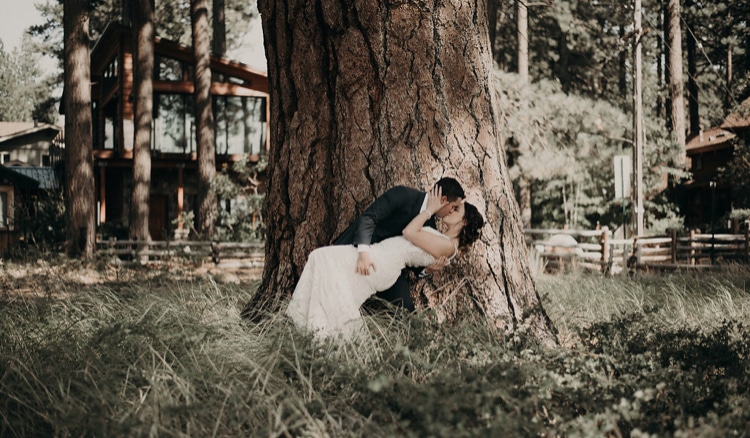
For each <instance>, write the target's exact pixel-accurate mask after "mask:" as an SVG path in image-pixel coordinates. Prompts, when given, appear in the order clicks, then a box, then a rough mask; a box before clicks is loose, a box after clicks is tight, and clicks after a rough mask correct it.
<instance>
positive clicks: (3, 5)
mask: <svg viewBox="0 0 750 438" xmlns="http://www.w3.org/2000/svg"><path fill="white" fill-rule="evenodd" d="M37 2H38V0H0V11H2V13H0V40H2V41H3V45H4V46H5V51H11V50H13V48H14V47H21V36H22V35H23V32H24V31H25V30H26V29H27V28H28V27H29V26H32V25H35V24H42V22H43V20H42V16H41V15H40V14H39V11H37V10H36V8H35V7H34V4H36V3H37Z"/></svg>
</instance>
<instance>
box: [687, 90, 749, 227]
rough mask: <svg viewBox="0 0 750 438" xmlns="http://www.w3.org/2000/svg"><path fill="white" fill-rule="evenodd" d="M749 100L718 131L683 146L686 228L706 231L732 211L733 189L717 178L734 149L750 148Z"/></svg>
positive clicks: (709, 131) (702, 134)
mask: <svg viewBox="0 0 750 438" xmlns="http://www.w3.org/2000/svg"><path fill="white" fill-rule="evenodd" d="M749 110H750V99H747V100H745V101H744V102H743V103H742V105H740V109H739V110H738V111H735V112H733V113H731V114H729V115H728V116H727V117H726V118H725V119H724V121H723V122H722V124H721V125H720V126H718V127H714V128H710V129H707V130H701V131H700V132H699V133H698V134H695V135H692V136H690V137H688V140H687V142H686V145H685V149H686V154H687V162H688V170H689V171H690V172H691V174H692V178H691V179H690V180H688V181H687V182H685V183H683V185H682V187H683V189H685V191H684V194H685V201H686V203H685V206H686V209H687V211H686V215H685V216H686V220H685V221H686V224H685V225H686V226H687V227H688V228H704V229H706V230H707V229H709V228H710V223H711V221H712V220H714V221H717V220H718V219H719V218H721V217H723V216H725V215H726V213H728V212H730V211H731V209H732V196H731V195H732V189H733V187H732V185H731V184H728V183H725V182H722V181H721V179H720V178H719V172H720V169H721V168H723V167H725V166H726V165H727V164H728V163H729V162H730V161H731V159H732V156H733V154H734V150H735V148H736V147H737V145H739V144H742V143H744V144H745V145H750V111H749Z"/></svg>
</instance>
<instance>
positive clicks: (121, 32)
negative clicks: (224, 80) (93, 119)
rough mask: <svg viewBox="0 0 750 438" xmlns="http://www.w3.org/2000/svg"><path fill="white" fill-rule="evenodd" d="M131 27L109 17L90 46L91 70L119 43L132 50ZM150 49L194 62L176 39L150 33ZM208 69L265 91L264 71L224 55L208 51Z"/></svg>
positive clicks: (105, 60)
mask: <svg viewBox="0 0 750 438" xmlns="http://www.w3.org/2000/svg"><path fill="white" fill-rule="evenodd" d="M131 32H132V30H131V28H130V27H129V26H126V25H124V24H122V23H120V22H117V21H111V22H109V24H107V27H106V28H105V29H104V32H102V35H101V36H100V37H99V39H98V40H97V42H96V44H94V48H93V49H92V50H91V69H92V72H99V71H102V70H103V68H105V66H106V64H108V63H109V62H110V60H111V57H112V56H114V54H116V53H117V52H118V46H120V45H123V46H125V47H126V50H128V51H132V48H131V47H130V44H131V41H132V38H131ZM154 52H155V54H156V55H161V56H167V57H169V58H173V59H178V60H181V61H185V62H189V63H194V61H195V54H194V52H193V49H192V47H191V46H186V45H184V44H180V43H178V42H176V41H172V40H168V39H165V38H161V37H159V36H158V35H157V36H155V37H154ZM210 59H211V70H212V71H214V72H219V73H224V74H228V75H230V76H233V77H236V78H239V79H242V80H244V81H245V82H246V84H245V85H246V86H249V87H251V88H252V89H253V90H256V91H260V92H261V93H265V94H268V74H267V73H266V72H264V71H261V70H257V69H254V68H252V67H250V66H249V65H246V64H243V63H241V62H238V61H233V60H231V59H228V58H224V57H219V56H216V55H214V54H211V55H210Z"/></svg>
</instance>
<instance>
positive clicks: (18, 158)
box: [0, 122, 62, 255]
mask: <svg viewBox="0 0 750 438" xmlns="http://www.w3.org/2000/svg"><path fill="white" fill-rule="evenodd" d="M61 159H62V134H61V129H60V128H59V127H58V126H55V125H50V124H46V123H37V122H0V255H1V254H5V253H7V252H8V251H9V250H10V248H11V247H13V246H15V245H16V244H17V243H18V241H19V240H21V239H23V238H24V235H25V232H26V231H28V230H27V229H26V228H27V227H26V225H28V223H27V222H28V219H29V218H30V217H31V216H33V215H34V212H35V210H36V209H37V207H38V202H40V201H41V200H42V199H44V198H46V196H47V195H48V193H49V192H51V191H56V190H60V185H59V183H58V181H57V175H56V174H55V171H54V169H53V167H54V166H55V165H56V164H57V163H58V162H60V160H61Z"/></svg>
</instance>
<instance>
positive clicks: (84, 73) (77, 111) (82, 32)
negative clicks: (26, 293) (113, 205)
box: [63, 0, 96, 259]
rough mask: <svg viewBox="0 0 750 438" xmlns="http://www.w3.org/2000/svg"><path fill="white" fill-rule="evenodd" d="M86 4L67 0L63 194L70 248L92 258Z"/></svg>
mask: <svg viewBox="0 0 750 438" xmlns="http://www.w3.org/2000/svg"><path fill="white" fill-rule="evenodd" d="M87 5H88V2H87V0H69V1H66V2H65V5H64V11H63V34H64V37H63V38H64V49H63V50H64V67H65V71H64V83H65V103H64V105H65V136H66V141H65V144H66V148H65V182H66V184H65V195H66V197H65V199H66V226H67V229H66V237H67V241H66V249H67V253H68V255H70V256H71V257H81V258H84V259H91V258H92V257H93V255H94V247H95V245H96V233H95V232H96V221H95V217H94V193H95V190H94V164H93V156H92V141H93V131H92V115H91V68H90V65H91V64H90V58H89V44H90V37H89V12H90V11H89V10H88V6H87Z"/></svg>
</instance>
